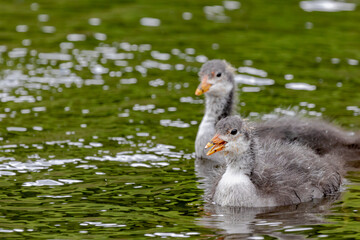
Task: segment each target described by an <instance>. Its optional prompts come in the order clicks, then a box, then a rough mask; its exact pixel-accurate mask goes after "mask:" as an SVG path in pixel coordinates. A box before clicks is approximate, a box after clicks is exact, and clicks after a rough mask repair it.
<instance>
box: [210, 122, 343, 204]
mask: <svg viewBox="0 0 360 240" xmlns="http://www.w3.org/2000/svg"><path fill="white" fill-rule="evenodd" d="M210 147H211V148H210ZM206 148H210V150H209V151H208V153H207V155H212V154H213V153H215V152H218V151H222V152H223V157H224V158H225V161H226V170H225V173H224V174H223V175H222V176H221V178H220V180H219V181H218V182H217V184H216V185H214V187H213V189H212V194H211V195H212V196H211V199H212V201H214V202H215V203H216V204H218V205H221V206H235V207H270V206H280V205H291V204H298V203H301V202H308V201H311V200H313V199H318V198H323V197H326V196H331V195H334V194H336V193H338V192H339V191H340V187H341V183H342V176H343V171H342V165H341V164H340V163H339V161H337V160H336V157H335V156H334V155H332V154H327V155H324V156H319V155H317V154H315V153H314V151H313V150H312V149H310V148H308V147H307V146H305V145H301V144H299V143H296V142H293V143H288V142H284V141H280V140H274V139H269V138H265V139H259V138H258V137H257V136H256V134H254V129H253V128H252V126H251V125H250V124H248V123H246V122H244V121H243V120H242V119H241V118H240V117H239V116H230V117H226V118H224V119H222V120H220V121H219V122H218V123H217V124H216V135H215V136H214V137H213V138H212V139H211V141H210V142H209V143H208V144H207V145H206ZM323 158H326V160H324V159H323Z"/></svg>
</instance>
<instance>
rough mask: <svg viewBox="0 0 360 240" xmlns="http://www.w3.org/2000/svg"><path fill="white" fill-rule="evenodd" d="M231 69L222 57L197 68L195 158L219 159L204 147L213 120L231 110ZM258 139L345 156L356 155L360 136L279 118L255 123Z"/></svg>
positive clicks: (233, 98) (234, 92) (234, 90)
mask: <svg viewBox="0 0 360 240" xmlns="http://www.w3.org/2000/svg"><path fill="white" fill-rule="evenodd" d="M234 71H235V69H234V68H233V67H231V65H230V64H229V63H227V62H226V61H224V60H211V61H208V62H206V63H204V64H203V66H202V67H201V69H200V71H199V77H200V80H201V83H200V85H199V86H198V88H197V90H196V92H195V94H196V95H198V96H199V95H201V94H204V95H205V114H204V117H203V119H202V121H201V123H200V126H199V129H198V132H197V135H196V140H195V153H196V157H197V158H200V159H201V158H206V159H211V160H214V161H218V162H223V159H222V157H221V156H218V155H217V154H216V155H213V156H207V155H206V151H205V150H204V146H205V145H206V143H207V142H208V141H209V140H210V138H211V137H212V136H213V135H214V132H215V125H216V123H217V122H218V121H219V120H221V119H222V118H225V117H227V116H231V115H233V114H234V113H235V106H236V103H237V88H236V83H235V80H234ZM256 134H257V135H258V137H260V138H265V137H270V138H273V139H279V140H282V141H287V142H298V143H300V144H303V145H306V146H308V147H310V148H312V149H313V150H314V151H315V152H316V153H317V154H318V155H324V154H327V153H333V154H338V155H340V156H343V155H349V157H354V155H355V156H360V138H359V137H358V136H352V135H350V134H349V133H348V132H345V131H344V130H342V129H340V128H338V127H335V126H334V125H332V124H330V123H328V122H326V121H324V120H320V119H305V118H301V117H280V118H279V119H276V120H268V121H265V122H258V123H256Z"/></svg>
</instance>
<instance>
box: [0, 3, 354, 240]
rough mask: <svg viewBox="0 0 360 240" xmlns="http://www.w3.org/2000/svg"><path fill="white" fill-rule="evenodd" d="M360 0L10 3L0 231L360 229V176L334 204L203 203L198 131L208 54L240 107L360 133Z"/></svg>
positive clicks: (0, 19) (273, 235)
mask: <svg viewBox="0 0 360 240" xmlns="http://www.w3.org/2000/svg"><path fill="white" fill-rule="evenodd" d="M358 5H359V1H348V2H337V1H336V2H333V1H321V2H319V1H305V2H300V1H286V0H277V1H263V0H251V1H250V0H245V1H241V2H239V1H214V0H213V1H211V0H209V1H190V0H173V1H165V0H156V1H147V0H126V1H125V0H123V1H95V0H89V1H85V0H78V1H70V0H58V1H45V0H39V1H36V2H31V1H25V0H10V1H9V0H7V1H5V0H1V1H0V6H1V7H0V100H1V105H0V122H1V124H0V175H1V177H0V234H1V235H0V236H1V238H8V239H11V238H19V239H29V238H34V239H108V238H117V239H129V238H138V239H144V238H161V237H162V238H169V239H171V238H176V239H178V238H194V239H221V238H222V237H224V238H226V239H239V238H245V239H246V238H248V239H278V238H279V239H303V238H307V237H310V238H331V239H339V238H348V239H356V238H360V225H359V218H360V215H359V212H358V210H359V208H360V198H359V197H360V185H359V181H360V174H359V171H357V170H354V171H352V172H349V174H348V176H347V180H348V184H347V185H346V188H347V189H346V190H345V191H344V192H343V194H342V195H341V196H338V198H335V199H327V200H324V201H319V202H313V203H306V204H301V205H299V206H289V207H282V208H273V209H231V208H218V207H216V206H214V205H208V204H206V203H204V202H203V201H202V194H203V190H202V189H201V188H199V179H197V177H196V175H195V171H194V153H193V152H194V147H193V144H194V140H195V135H196V131H197V127H198V124H199V123H200V121H201V119H202V114H203V97H196V96H194V92H195V88H196V86H197V85H198V77H197V71H198V69H199V67H200V66H201V65H202V63H203V62H204V61H206V60H207V59H213V58H220V59H227V60H228V61H229V62H230V63H231V64H233V66H234V67H236V68H237V69H238V73H237V74H238V75H237V78H236V79H237V81H238V82H239V94H240V102H239V104H238V107H239V112H240V113H241V114H242V115H243V116H250V117H253V118H271V117H273V116H274V115H275V114H288V115H292V114H294V113H295V112H299V113H301V114H304V115H306V116H308V117H314V116H317V117H322V118H325V119H327V120H330V121H332V122H334V123H335V124H337V125H340V126H342V127H344V128H346V129H347V130H349V131H354V132H356V131H359V129H360V123H359V115H360V89H359V86H360V68H359V60H360V42H359V39H360V31H359V22H360V12H359V6H358Z"/></svg>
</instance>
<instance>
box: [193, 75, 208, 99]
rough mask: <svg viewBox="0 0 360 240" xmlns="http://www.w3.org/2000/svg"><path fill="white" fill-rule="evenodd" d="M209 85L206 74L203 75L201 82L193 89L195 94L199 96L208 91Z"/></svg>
mask: <svg viewBox="0 0 360 240" xmlns="http://www.w3.org/2000/svg"><path fill="white" fill-rule="evenodd" d="M210 87H211V84H210V83H209V82H208V76H205V77H203V79H202V80H201V83H200V84H199V86H198V87H197V89H196V91H195V95H196V96H200V95H201V94H203V93H206V92H207V91H209V89H210Z"/></svg>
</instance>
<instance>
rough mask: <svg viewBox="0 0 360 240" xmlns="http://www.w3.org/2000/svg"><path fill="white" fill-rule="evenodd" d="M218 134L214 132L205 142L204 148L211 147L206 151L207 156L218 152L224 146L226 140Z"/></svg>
mask: <svg viewBox="0 0 360 240" xmlns="http://www.w3.org/2000/svg"><path fill="white" fill-rule="evenodd" d="M219 136H220V134H216V135H215V136H214V137H213V138H212V139H211V140H210V142H208V144H206V146H205V148H209V147H211V149H210V150H209V151H208V152H207V153H206V155H207V156H210V155H211V154H214V153H216V152H219V151H221V150H223V149H224V148H225V144H226V143H227V142H226V141H224V140H222V139H221V138H220V137H219Z"/></svg>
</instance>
